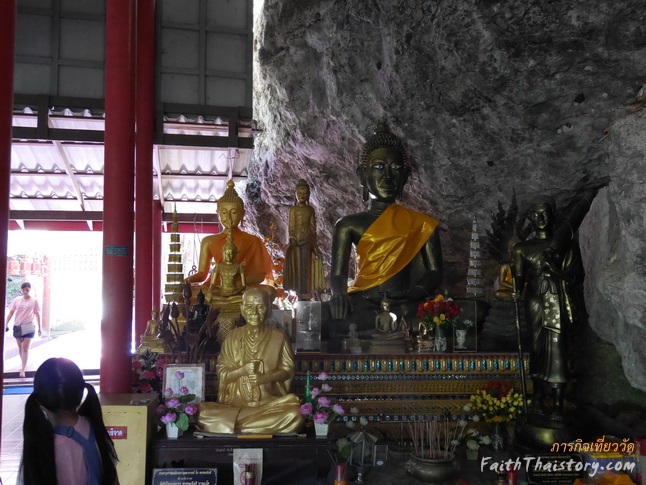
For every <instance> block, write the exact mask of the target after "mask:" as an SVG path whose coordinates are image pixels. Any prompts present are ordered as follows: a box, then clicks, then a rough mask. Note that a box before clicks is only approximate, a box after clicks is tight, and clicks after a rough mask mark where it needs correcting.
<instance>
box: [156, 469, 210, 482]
mask: <svg viewBox="0 0 646 485" xmlns="http://www.w3.org/2000/svg"><path fill="white" fill-rule="evenodd" d="M217 483H218V470H217V468H154V469H153V483H152V485H217Z"/></svg>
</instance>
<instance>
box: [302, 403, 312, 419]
mask: <svg viewBox="0 0 646 485" xmlns="http://www.w3.org/2000/svg"><path fill="white" fill-rule="evenodd" d="M300 413H301V414H302V415H303V416H309V415H310V414H312V403H309V402H306V403H305V404H301V407H300Z"/></svg>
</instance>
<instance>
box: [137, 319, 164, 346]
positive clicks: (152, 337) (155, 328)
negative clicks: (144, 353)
mask: <svg viewBox="0 0 646 485" xmlns="http://www.w3.org/2000/svg"><path fill="white" fill-rule="evenodd" d="M158 316H159V313H158V312H157V310H153V311H152V318H151V319H150V320H148V323H147V324H146V330H145V331H144V333H143V334H142V335H141V339H140V345H139V348H140V349H146V348H148V349H150V351H151V352H157V353H164V352H165V345H164V339H163V338H161V337H160V336H159V331H160V329H159V320H158Z"/></svg>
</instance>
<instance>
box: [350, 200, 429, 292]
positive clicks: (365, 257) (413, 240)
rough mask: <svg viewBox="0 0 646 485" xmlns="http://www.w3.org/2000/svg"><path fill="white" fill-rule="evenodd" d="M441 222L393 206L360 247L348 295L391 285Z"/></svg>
mask: <svg viewBox="0 0 646 485" xmlns="http://www.w3.org/2000/svg"><path fill="white" fill-rule="evenodd" d="M438 224H439V222H438V221H437V220H435V219H433V218H432V217H430V216H427V215H426V214H422V213H421V212H416V211H414V210H411V209H407V208H406V207H404V206H402V205H399V204H391V205H390V206H388V207H387V208H386V210H384V212H383V213H382V214H381V215H380V216H379V218H378V219H377V220H376V221H375V222H373V223H372V224H371V225H370V227H368V229H367V230H366V232H365V233H364V234H363V236H361V239H360V240H359V244H357V248H356V252H357V275H356V277H355V279H354V283H353V284H352V286H350V287H349V288H348V293H353V292H355V291H363V290H368V289H370V288H374V287H376V286H379V285H380V284H382V283H384V282H386V281H388V280H389V279H391V278H392V277H393V276H395V275H396V274H397V273H399V272H400V271H401V270H403V269H404V268H405V267H406V265H407V264H408V263H410V262H411V261H412V260H413V258H414V257H415V256H416V255H417V254H418V253H419V251H420V250H421V249H422V246H424V244H426V241H428V239H429V238H430V237H431V235H432V234H433V232H434V231H435V228H436V227H437V225H438Z"/></svg>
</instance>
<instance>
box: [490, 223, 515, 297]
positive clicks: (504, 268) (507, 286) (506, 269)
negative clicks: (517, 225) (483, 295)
mask: <svg viewBox="0 0 646 485" xmlns="http://www.w3.org/2000/svg"><path fill="white" fill-rule="evenodd" d="M518 242H520V238H519V237H518V236H517V235H516V233H515V232H514V234H513V236H512V237H511V239H510V240H509V243H508V245H507V249H508V256H507V258H505V260H504V261H503V262H502V263H500V271H499V276H498V281H499V286H498V289H497V290H496V292H495V296H496V299H497V300H502V301H512V299H513V298H512V294H513V292H514V285H513V275H512V271H511V252H512V250H513V249H514V246H515V245H516V243H518Z"/></svg>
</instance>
